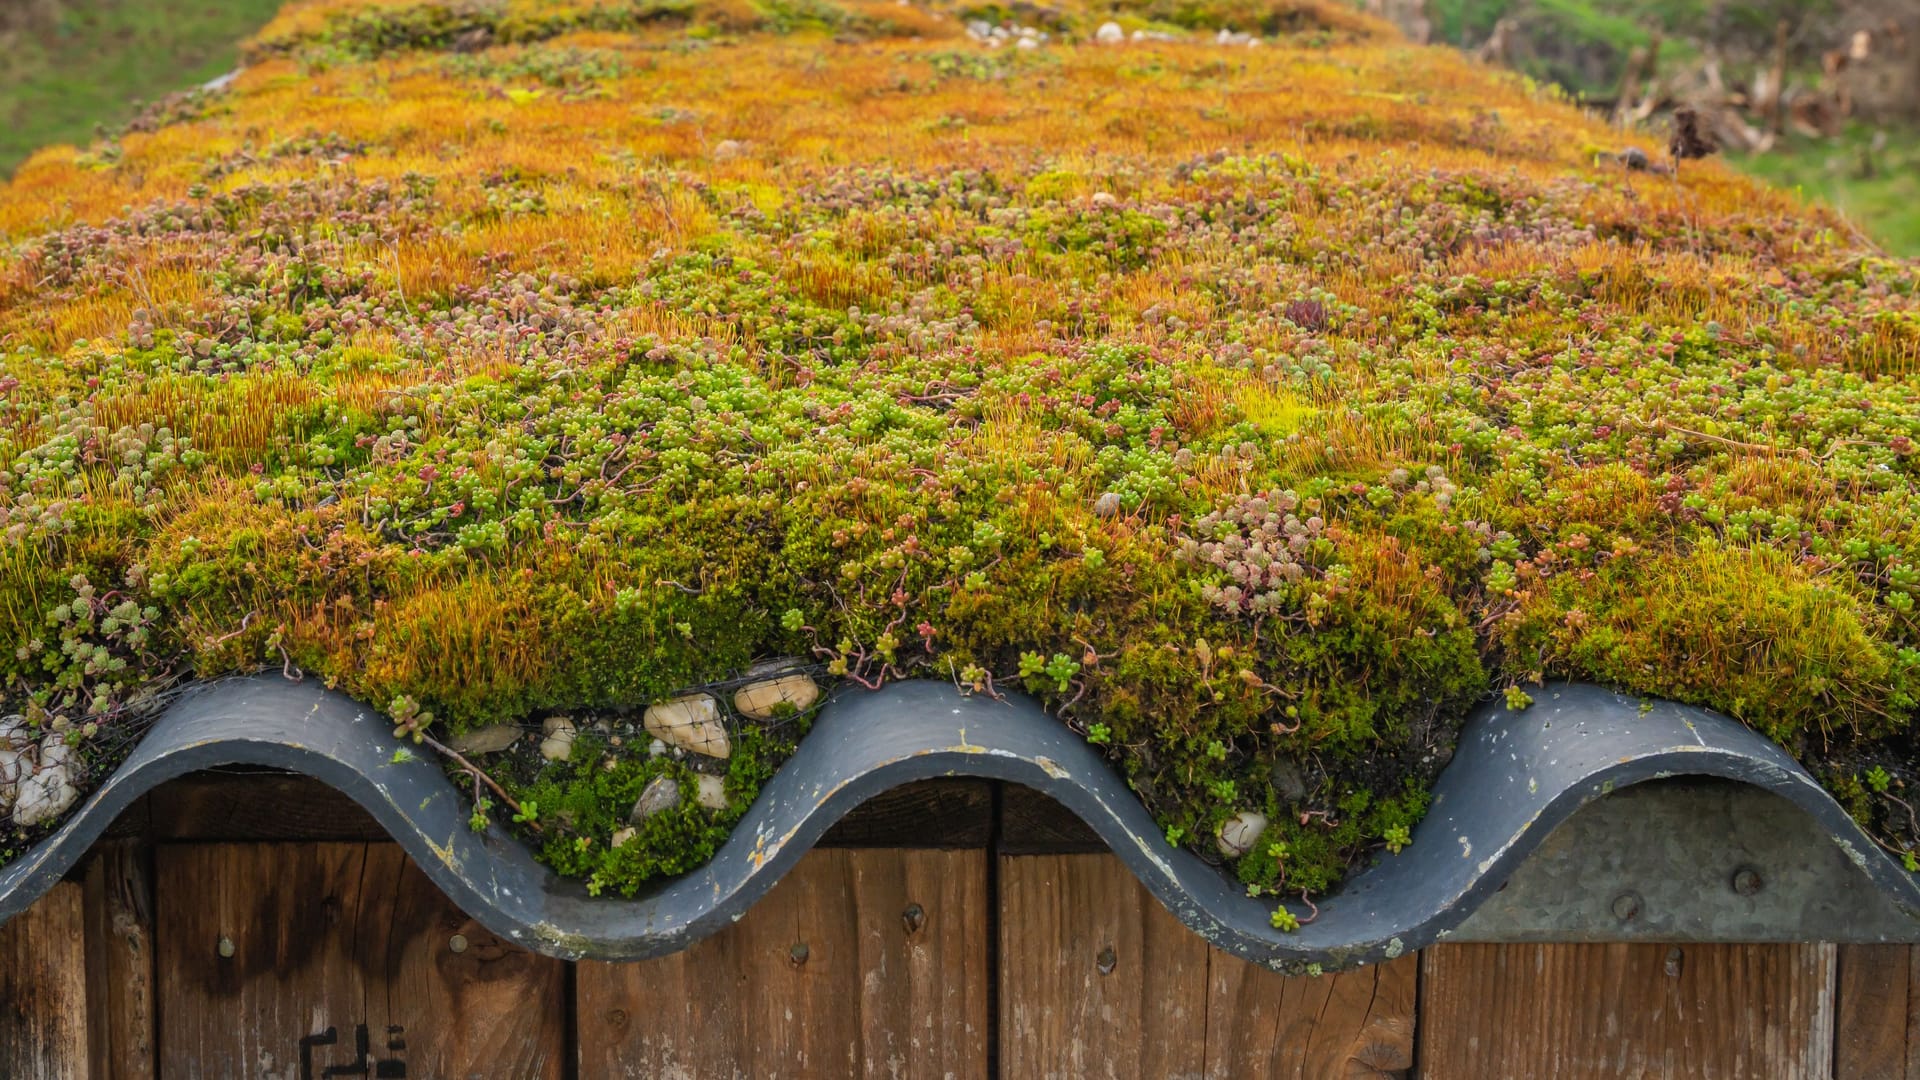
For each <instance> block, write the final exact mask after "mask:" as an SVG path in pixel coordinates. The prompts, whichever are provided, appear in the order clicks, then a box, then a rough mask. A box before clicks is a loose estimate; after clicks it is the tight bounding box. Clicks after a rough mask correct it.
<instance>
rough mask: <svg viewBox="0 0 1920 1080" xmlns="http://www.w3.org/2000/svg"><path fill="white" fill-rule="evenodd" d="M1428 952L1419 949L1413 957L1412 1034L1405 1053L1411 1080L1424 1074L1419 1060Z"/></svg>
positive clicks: (1425, 1007) (1423, 1036)
mask: <svg viewBox="0 0 1920 1080" xmlns="http://www.w3.org/2000/svg"><path fill="white" fill-rule="evenodd" d="M1428 951H1429V950H1427V949H1421V950H1420V951H1419V952H1417V953H1415V954H1414V955H1413V1015H1412V1017H1411V1020H1412V1022H1413V1033H1412V1034H1411V1035H1410V1036H1409V1038H1410V1040H1411V1042H1410V1045H1409V1046H1408V1053H1407V1057H1408V1059H1409V1060H1410V1061H1411V1062H1412V1065H1411V1067H1410V1068H1409V1069H1408V1070H1407V1072H1408V1075H1409V1076H1410V1077H1412V1078H1413V1080H1422V1076H1423V1073H1424V1069H1423V1065H1424V1062H1423V1061H1422V1060H1421V1059H1422V1057H1423V1055H1422V1054H1421V1050H1422V1049H1424V1042H1425V1035H1426V1030H1427V1025H1426V1024H1425V1023H1424V1021H1425V1016H1424V1014H1425V1012H1426V1009H1427V953H1428Z"/></svg>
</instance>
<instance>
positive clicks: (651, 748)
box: [647, 739, 667, 757]
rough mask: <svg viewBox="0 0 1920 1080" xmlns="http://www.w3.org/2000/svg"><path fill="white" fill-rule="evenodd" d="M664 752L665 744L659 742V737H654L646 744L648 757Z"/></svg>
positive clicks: (665, 749) (665, 750) (657, 755)
mask: <svg viewBox="0 0 1920 1080" xmlns="http://www.w3.org/2000/svg"><path fill="white" fill-rule="evenodd" d="M666 752H667V744H666V743H663V742H661V741H660V740H659V739H655V740H653V741H652V742H650V743H648V744H647V756H648V757H659V756H660V755H661V754H664V753H666Z"/></svg>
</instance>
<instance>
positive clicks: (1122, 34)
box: [1093, 22, 1127, 45]
mask: <svg viewBox="0 0 1920 1080" xmlns="http://www.w3.org/2000/svg"><path fill="white" fill-rule="evenodd" d="M1126 39H1127V32H1126V31H1125V30H1122V29H1120V24H1119V23H1117V22H1106V23H1101V24H1100V29H1098V30H1095V31H1094V32H1093V40H1095V41H1097V42H1099V43H1100V44H1102V45H1118V44H1120V43H1121V42H1122V41H1125V40H1126Z"/></svg>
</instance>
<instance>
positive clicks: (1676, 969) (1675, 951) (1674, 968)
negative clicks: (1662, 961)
mask: <svg viewBox="0 0 1920 1080" xmlns="http://www.w3.org/2000/svg"><path fill="white" fill-rule="evenodd" d="M1685 955H1686V954H1684V953H1682V952H1681V951H1680V946H1678V945H1675V946H1674V947H1673V948H1671V949H1668V950H1667V975H1668V977H1670V978H1675V979H1677V978H1679V977H1680V960H1681V958H1682V957H1684V956H1685Z"/></svg>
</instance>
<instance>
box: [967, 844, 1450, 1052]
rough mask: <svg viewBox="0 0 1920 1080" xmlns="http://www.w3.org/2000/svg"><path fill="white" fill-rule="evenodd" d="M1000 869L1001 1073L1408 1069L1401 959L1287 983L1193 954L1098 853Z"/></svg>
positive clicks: (1133, 884)
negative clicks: (1379, 965) (1343, 972)
mask: <svg viewBox="0 0 1920 1080" xmlns="http://www.w3.org/2000/svg"><path fill="white" fill-rule="evenodd" d="M1000 866H1001V870H1000V883H1001V897H1002V907H1001V922H1000V960H1001V984H1000V1035H1001V1040H1000V1052H1001V1058H1000V1060H1001V1062H1002V1065H1003V1070H1004V1075H1006V1076H1008V1077H1018V1078H1028V1077H1061V1078H1078V1077H1116V1078H1118V1077H1132V1076H1183V1077H1190V1076H1204V1077H1210V1078H1211V1077H1219V1078H1230V1077H1233V1078H1237V1077H1249V1076H1263V1077H1310V1078H1314V1080H1319V1078H1321V1077H1343V1076H1384V1075H1398V1074H1402V1073H1404V1071H1405V1070H1406V1069H1408V1068H1409V1067H1410V1066H1411V1065H1412V1052H1413V1025H1414V996H1415V980H1416V977H1417V968H1416V967H1415V966H1414V958H1413V957H1405V958H1403V959H1401V960H1399V961H1396V962H1395V963H1392V964H1388V965H1385V966H1381V967H1375V968H1362V969H1359V970H1357V971H1353V972H1349V973H1346V974H1341V975H1337V976H1324V977H1321V978H1318V979H1314V978H1286V977H1283V976H1280V975H1277V974H1275V973H1273V972H1271V971H1268V970H1266V969H1265V968H1261V967H1257V966H1255V965H1252V964H1249V963H1247V962H1246V961H1243V960H1239V959H1237V958H1234V957H1232V956H1229V955H1227V954H1225V953H1222V952H1220V951H1219V950H1216V949H1214V948H1212V947H1210V946H1209V945H1207V943H1206V941H1205V940H1203V939H1202V938H1200V937H1199V936H1198V935H1196V934H1194V933H1193V932H1192V931H1190V930H1188V929H1187V928H1186V927H1185V926H1184V925H1182V924H1181V923H1180V922H1179V920H1177V919H1175V918H1174V917H1173V915H1172V914H1171V913H1169V912H1168V911H1167V910H1166V909H1165V908H1164V907H1162V906H1161V905H1160V903H1159V901H1157V900H1155V899H1154V898H1153V897H1152V895H1151V894H1150V893H1148V892H1147V891H1146V889H1145V888H1144V887H1142V886H1141V885H1140V883H1139V882H1138V880H1136V879H1135V878H1134V877H1133V875H1132V874H1130V873H1129V872H1128V871H1127V869H1126V868H1125V866H1124V865H1123V864H1122V863H1121V862H1120V861H1119V860H1118V859H1117V858H1114V857H1113V856H1111V855H1087V854H1078V855H1074V854H1070V855H1021V856H1007V857H1003V858H1002V860H1001V864H1000Z"/></svg>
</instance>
